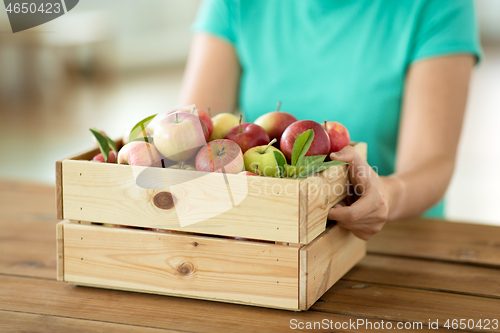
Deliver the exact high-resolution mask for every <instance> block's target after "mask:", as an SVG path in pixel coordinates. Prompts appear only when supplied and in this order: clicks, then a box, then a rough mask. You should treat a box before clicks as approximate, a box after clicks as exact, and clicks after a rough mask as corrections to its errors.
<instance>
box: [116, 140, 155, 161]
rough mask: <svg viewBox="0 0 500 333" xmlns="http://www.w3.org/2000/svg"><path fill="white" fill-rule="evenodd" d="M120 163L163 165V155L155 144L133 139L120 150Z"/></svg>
mask: <svg viewBox="0 0 500 333" xmlns="http://www.w3.org/2000/svg"><path fill="white" fill-rule="evenodd" d="M118 164H127V165H140V166H151V167H160V166H161V156H160V154H159V153H158V150H156V148H155V146H154V145H152V144H150V143H148V142H144V141H132V142H129V143H127V144H126V145H125V146H123V147H122V148H121V149H120V151H119V152H118Z"/></svg>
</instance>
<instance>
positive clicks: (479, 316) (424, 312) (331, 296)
mask: <svg viewBox="0 0 500 333" xmlns="http://www.w3.org/2000/svg"><path fill="white" fill-rule="evenodd" d="M311 309H313V310H316V311H325V312H332V313H338V314H344V315H359V314H363V316H366V317H369V318H373V317H375V318H379V319H387V320H401V321H419V322H423V323H425V325H427V323H428V322H429V321H431V322H434V321H436V320H438V321H439V326H440V327H443V325H444V324H445V322H446V320H448V319H449V320H450V321H451V320H453V319H458V320H460V319H467V320H468V319H473V320H474V321H475V322H476V323H477V322H478V321H479V320H482V321H483V322H484V319H490V320H492V319H498V314H499V310H500V301H499V300H498V299H491V298H483V297H476V296H468V295H459V294H452V293H444V292H435V291H427V290H418V289H410V288H401V287H393V286H385V285H378V284H373V283H369V284H367V283H359V282H353V281H339V282H338V283H336V284H335V285H334V286H333V287H332V288H331V289H330V290H329V291H328V292H327V293H326V294H325V295H323V297H321V299H320V301H318V302H316V304H314V305H313V306H312V307H311ZM450 323H451V322H450ZM470 331H483V330H480V329H478V328H474V329H471V330H470ZM488 331H489V332H500V328H497V329H491V330H488Z"/></svg>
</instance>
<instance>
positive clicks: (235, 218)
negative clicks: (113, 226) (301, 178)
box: [63, 161, 299, 243]
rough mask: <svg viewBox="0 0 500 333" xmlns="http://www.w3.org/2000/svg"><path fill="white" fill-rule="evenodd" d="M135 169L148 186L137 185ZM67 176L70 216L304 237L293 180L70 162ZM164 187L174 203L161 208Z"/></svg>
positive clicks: (273, 237) (249, 234) (231, 233)
mask: <svg viewBox="0 0 500 333" xmlns="http://www.w3.org/2000/svg"><path fill="white" fill-rule="evenodd" d="M141 172H144V173H141ZM134 173H135V175H137V174H141V176H140V177H141V178H140V179H141V184H142V185H143V186H146V185H147V187H148V188H141V187H139V186H137V184H136V177H135V176H134ZM200 176H201V177H200ZM224 177H225V178H226V179H227V181H228V183H229V184H230V192H229V191H228V188H227V186H226V182H225V179H224ZM63 183H64V185H63V186H64V192H63V202H64V217H65V218H66V219H71V220H82V221H93V222H104V223H117V221H120V223H121V224H124V225H133V226H143V227H151V228H165V229H171V230H181V231H187V232H194V233H202V234H218V235H225V236H233V237H244V238H251V239H264V240H271V241H281V242H288V243H298V242H299V239H298V237H299V235H298V234H299V232H298V223H299V221H298V209H299V208H298V204H297V203H298V200H299V199H298V198H299V193H298V192H299V189H298V184H299V182H298V181H297V180H294V179H275V178H269V177H247V176H242V175H232V174H226V175H225V176H224V175H222V174H219V173H202V172H198V171H188V170H174V169H162V168H144V167H134V168H131V167H130V166H125V165H113V164H104V163H92V162H85V161H64V162H63ZM160 192H161V193H166V192H169V193H170V194H169V195H171V196H172V198H173V200H174V202H175V207H174V206H173V205H170V206H168V207H169V209H161V208H158V207H157V205H156V204H155V196H156V195H157V194H158V193H160ZM229 193H231V196H232V198H233V199H234V200H229V199H230V197H229ZM233 202H234V204H235V206H233ZM224 209H227V210H226V211H224ZM207 216H208V217H210V216H212V217H210V218H207ZM183 221H187V222H188V223H193V224H189V225H186V222H184V226H182V225H181V223H183ZM194 222H196V223H194Z"/></svg>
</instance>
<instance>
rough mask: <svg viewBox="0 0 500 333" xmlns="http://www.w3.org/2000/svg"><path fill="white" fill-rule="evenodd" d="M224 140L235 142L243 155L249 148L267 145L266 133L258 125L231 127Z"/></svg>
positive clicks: (249, 124) (248, 124)
mask: <svg viewBox="0 0 500 333" xmlns="http://www.w3.org/2000/svg"><path fill="white" fill-rule="evenodd" d="M226 139H228V140H231V141H234V142H236V143H237V144H238V145H239V146H240V148H241V151H242V152H243V154H244V153H245V152H246V151H247V150H248V149H250V148H252V147H255V146H261V145H265V144H267V143H268V142H269V141H270V140H269V136H268V135H267V133H266V131H265V130H264V129H263V128H262V127H260V126H259V125H255V124H252V123H244V124H242V123H241V115H240V124H239V125H238V126H235V127H233V128H232V129H231V130H230V131H229V132H228V133H227V134H226Z"/></svg>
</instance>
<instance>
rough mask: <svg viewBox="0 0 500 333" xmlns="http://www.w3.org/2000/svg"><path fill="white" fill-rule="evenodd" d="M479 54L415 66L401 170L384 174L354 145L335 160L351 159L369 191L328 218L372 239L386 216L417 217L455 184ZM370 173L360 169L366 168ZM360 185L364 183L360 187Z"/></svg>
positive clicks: (409, 79)
mask: <svg viewBox="0 0 500 333" xmlns="http://www.w3.org/2000/svg"><path fill="white" fill-rule="evenodd" d="M474 61H475V58H474V57H473V56H472V55H453V56H443V57H437V58H430V59H426V60H422V61H418V62H416V63H414V64H413V65H411V67H410V68H409V70H408V73H407V76H406V85H405V91H404V101H403V106H402V117H401V124H400V131H399V139H398V150H397V160H396V172H395V173H394V174H393V175H391V176H389V177H379V176H377V175H376V173H375V172H374V171H373V169H371V168H370V167H369V166H368V164H367V163H366V162H365V161H363V159H362V158H361V157H360V156H359V155H358V154H357V153H356V152H355V151H354V149H352V147H346V148H344V149H343V150H342V151H341V154H339V155H332V159H335V160H341V161H344V162H348V163H349V167H350V169H351V174H350V176H351V182H352V183H353V184H360V185H361V187H362V188H363V189H364V191H363V194H362V195H361V197H360V198H359V199H358V200H357V201H356V202H355V203H353V204H352V205H351V206H345V207H341V206H337V207H334V208H332V209H331V210H330V212H329V215H328V216H329V218H330V219H332V220H336V221H337V222H338V224H339V225H340V226H342V227H344V228H347V229H350V230H352V231H353V233H354V234H355V235H356V236H358V237H360V238H362V239H369V238H370V237H371V236H373V235H374V234H375V233H377V232H378V231H380V230H381V229H382V227H383V225H384V223H385V222H386V221H387V220H394V219H401V218H407V217H412V216H418V215H420V214H422V213H424V212H425V211H426V210H427V209H429V208H430V207H432V206H433V205H434V204H436V203H437V202H438V201H439V200H440V199H441V198H442V197H443V195H444V193H445V191H446V188H447V187H448V184H449V182H450V179H451V176H452V173H453V168H454V165H455V157H456V151H457V145H458V140H459V136H460V130H461V127H462V120H463V116H464V111H465V105H466V100H467V93H468V88H469V80H470V75H471V72H472V67H473V66H474ZM363 169H364V170H367V172H366V173H364V174H363V173H359V171H361V170H363ZM358 188H359V186H358Z"/></svg>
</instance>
